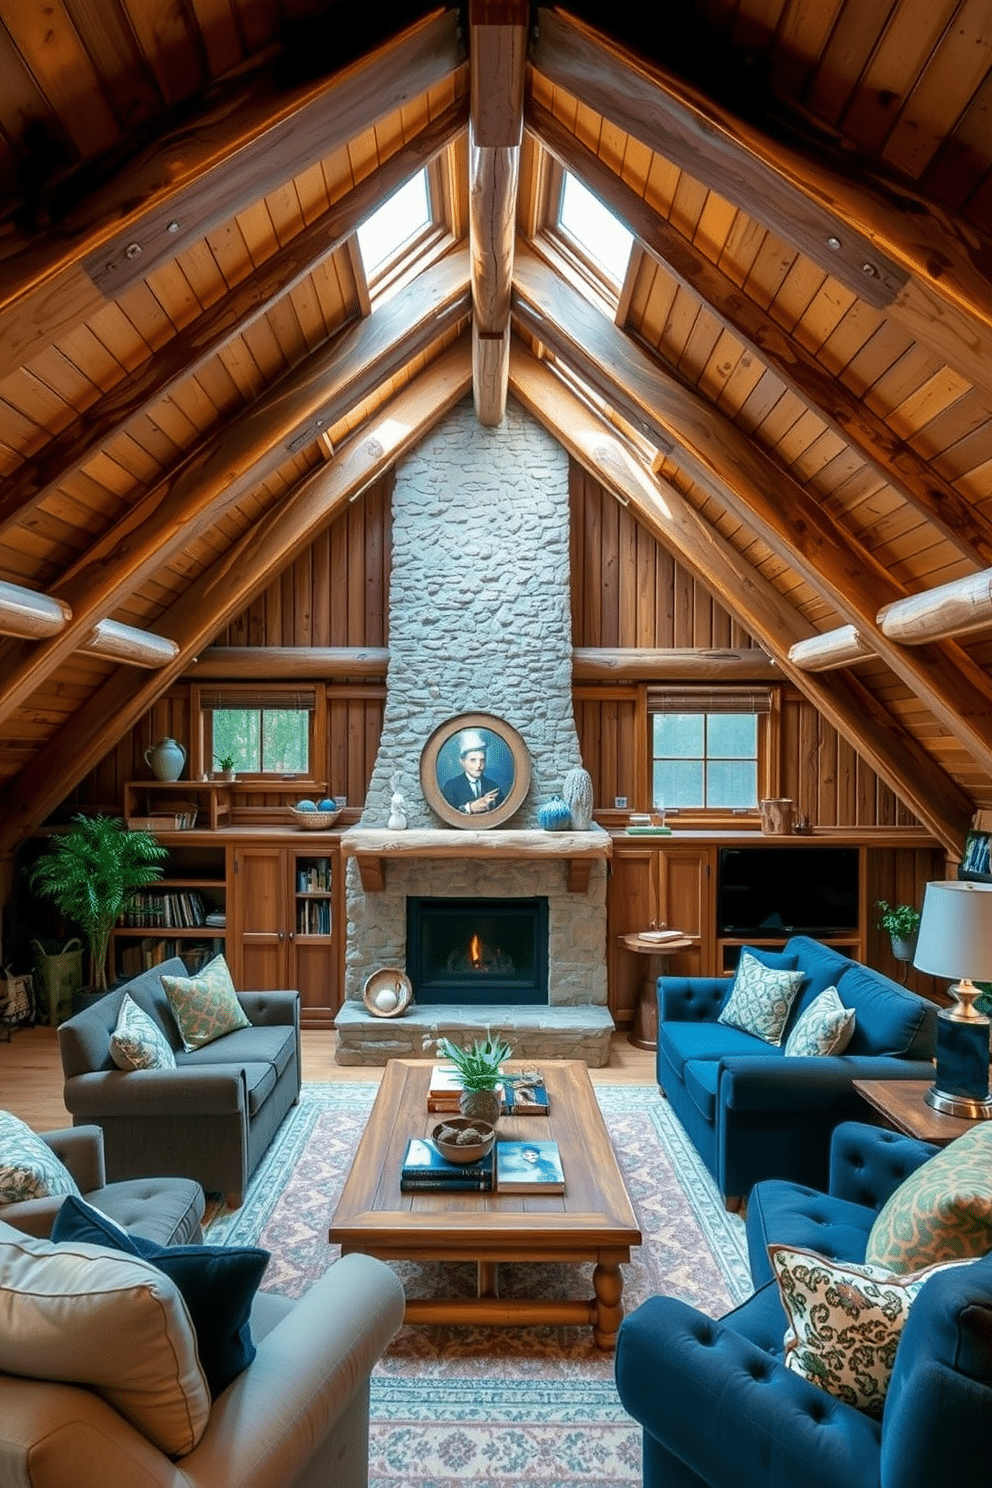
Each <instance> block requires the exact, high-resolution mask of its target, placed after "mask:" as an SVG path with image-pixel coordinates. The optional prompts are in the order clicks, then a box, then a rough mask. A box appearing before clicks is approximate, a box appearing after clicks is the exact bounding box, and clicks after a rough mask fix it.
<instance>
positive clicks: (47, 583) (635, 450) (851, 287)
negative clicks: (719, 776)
mask: <svg viewBox="0 0 992 1488" xmlns="http://www.w3.org/2000/svg"><path fill="white" fill-rule="evenodd" d="M361 9H362V8H361V7H356V6H354V5H352V4H347V5H346V4H341V3H339V4H332V5H330V6H328V5H326V4H321V3H317V0H313V3H311V0H177V3H175V4H173V5H170V6H168V7H165V6H162V5H161V4H160V3H159V0H114V3H110V0H47V3H46V4H45V5H44V6H41V5H37V6H36V5H25V4H24V3H23V0H0V188H2V191H3V200H4V202H5V203H6V207H5V210H4V211H3V214H2V216H0V476H2V488H0V580H2V581H3V585H6V586H16V587H15V588H14V589H13V590H11V591H10V592H9V593H10V594H15V595H16V593H17V592H19V591H20V590H29V591H33V592H34V593H36V594H37V595H39V596H47V597H48V598H49V601H51V602H52V611H53V616H54V618H53V619H52V620H51V623H50V624H46V625H45V626H44V628H42V629H37V628H36V629H34V630H32V629H31V628H30V625H28V626H26V627H25V632H26V633H22V634H21V635H17V634H13V633H11V632H12V631H15V630H16V629H17V627H16V625H11V624H9V623H5V624H4V626H3V627H0V629H2V630H4V631H6V633H7V635H6V639H3V640H0V805H2V810H0V823H2V826H0V838H2V845H3V847H4V848H5V849H6V850H8V851H9V850H10V848H11V847H12V846H13V845H14V844H15V843H16V841H17V840H18V838H19V837H21V836H22V835H23V834H24V833H25V832H26V831H28V830H30V829H31V828H32V827H33V826H34V825H36V824H37V823H38V822H40V821H42V820H43V819H44V818H45V816H46V815H47V814H48V812H49V811H50V810H51V809H52V808H53V806H54V805H56V804H57V802H58V801H59V800H61V799H62V798H63V797H64V795H65V794H66V793H67V791H68V789H69V788H70V787H71V785H72V784H73V783H74V781H75V780H76V779H78V778H80V777H81V776H82V775H83V774H84V773H85V772H86V771H87V770H88V769H89V768H91V767H92V766H93V765H94V764H95V763H96V761H97V760H98V759H99V758H100V757H101V756H102V755H103V754H104V753H106V751H107V750H108V749H109V748H110V747H111V745H112V744H113V742H114V741H115V739H116V738H118V737H119V736H120V735H121V734H122V733H123V731H124V730H126V729H127V728H128V727H130V726H131V725H132V724H133V723H135V722H136V721H137V720H138V718H140V716H141V715H142V713H143V712H144V711H145V710H146V709H147V708H148V707H149V706H150V704H151V703H152V701H153V700H154V698H155V697H156V696H157V695H158V694H159V693H160V692H161V691H162V690H163V689H164V688H165V687H166V686H168V685H169V684H170V683H171V682H172V681H173V680H175V678H176V677H178V676H179V675H181V674H182V673H183V671H184V670H185V669H187V668H188V667H189V666H190V664H191V662H192V660H193V658H194V657H195V656H196V655H197V654H198V652H199V651H200V650H201V649H202V648H203V647H205V646H206V645H208V644H209V642H210V640H211V638H212V637H213V636H214V635H215V634H216V633H217V632H218V631H219V630H220V629H221V628H222V627H223V626H224V625H225V624H226V623H227V622H228V620H229V619H230V618H231V617H232V615H234V614H235V613H237V612H238V611H240V610H242V609H243V608H244V606H245V604H246V602H247V600H248V599H249V598H250V597H252V596H253V595H254V594H256V593H258V592H259V591H260V590H261V589H263V588H264V586H265V585H266V583H267V582H268V581H269V580H270V579H271V578H272V576H273V575H274V574H275V573H277V572H279V571H280V569H282V568H284V567H285V566H286V564H287V563H288V562H289V561H290V560H291V559H292V558H293V557H294V556H295V555H296V554H297V553H298V552H300V551H301V550H302V549H303V548H304V547H305V546H306V544H307V543H308V541H309V540H310V538H311V537H312V535H313V533H314V531H315V530H316V529H317V528H319V527H321V526H323V525H326V524H327V523H328V522H329V521H330V520H331V519H332V518H333V516H334V514H335V513H336V512H337V511H339V510H340V509H341V508H342V507H343V506H344V505H345V504H346V503H347V502H348V501H349V500H350V499H354V498H355V497H356V496H357V495H358V494H360V492H361V491H362V490H363V489H364V488H365V487H366V486H367V485H368V484H369V483H370V482H371V481H373V480H374V479H376V477H377V476H378V475H379V474H381V473H382V472H383V471H385V470H386V469H387V468H388V467H389V466H390V465H391V464H392V463H393V462H395V460H396V459H397V458H398V456H400V455H401V454H402V453H403V451H404V450H406V449H408V448H409V447H410V446H411V445H412V444H414V443H415V442H416V441H417V440H418V439H419V438H421V437H422V436H423V434H424V433H425V432H426V431H427V430H428V429H429V428H430V427H431V425H432V424H433V423H434V422H436V420H437V419H438V418H439V417H440V416H441V415H442V414H443V413H444V412H445V410H446V409H448V408H449V407H451V405H452V404H453V403H454V402H455V401H456V400H458V399H459V398H461V397H462V396H464V395H465V393H466V392H467V391H468V390H469V388H471V389H472V390H473V394H474V397H475V403H476V409H477V411H478V414H479V417H480V418H481V419H483V421H485V422H495V421H498V419H499V416H500V413H501V410H502V407H503V405H504V400H505V398H506V396H507V395H508V393H509V395H511V396H513V397H516V398H517V399H519V400H520V401H521V402H522V403H523V404H524V405H525V406H526V407H527V408H528V409H530V410H531V411H532V412H533V413H534V414H535V416H536V417H538V418H539V419H541V420H542V421H543V422H544V423H546V425H547V426H548V427H549V428H550V429H551V430H552V432H554V433H555V435H556V437H558V438H559V439H560V440H561V442H562V443H563V444H564V445H565V446H566V447H567V448H568V449H569V451H570V452H571V453H572V454H573V455H574V456H575V458H576V459H578V460H579V461H580V462H581V463H582V464H583V465H585V466H586V467H587V468H588V469H589V470H590V471H591V472H592V473H593V474H594V475H595V476H596V477H597V478H598V479H599V480H601V481H602V482H603V484H604V485H606V486H607V487H608V488H609V489H611V490H612V491H613V492H614V493H615V494H616V495H617V496H618V497H619V498H620V499H621V500H623V501H626V502H628V503H629V504H630V505H631V507H632V509H633V510H634V511H635V512H636V513H637V515H638V518H639V520H640V521H642V522H643V523H644V525H645V526H646V527H647V528H648V529H649V530H650V531H652V532H653V533H654V534H655V535H656V536H657V537H658V538H659V540H660V541H662V542H663V543H665V544H666V545H667V546H668V547H669V548H670V549H671V550H672V551H673V552H674V553H676V554H677V555H678V556H679V558H680V559H681V561H682V562H684V563H685V564H686V565H687V566H688V567H689V568H690V569H691V570H692V571H693V572H695V573H696V574H697V575H698V576H699V577H701V578H702V579H703V580H704V581H705V582H706V584H707V585H708V586H709V587H710V588H711V589H712V591H713V592H714V594H716V595H717V596H718V597H719V598H720V600H721V602H722V603H723V604H725V605H726V607H727V608H728V609H729V610H730V611H731V612H732V613H733V614H735V615H736V616H737V617H738V618H739V619H740V621H741V622H742V624H743V625H745V626H746V628H747V629H748V630H749V632H750V633H751V634H752V635H753V636H754V637H755V639H756V640H757V641H758V642H759V643H760V644H761V645H762V646H763V647H764V648H765V649H766V650H767V651H768V652H769V654H770V655H771V656H772V657H774V659H775V660H776V662H777V663H778V665H779V666H780V667H781V670H782V673H783V675H784V676H786V677H787V678H789V679H790V680H792V681H793V682H795V683H796V684H797V685H798V686H799V687H800V688H801V689H802V690H803V691H804V692H805V693H806V694H807V696H808V697H810V698H811V700H812V701H813V702H815V703H816V705H817V706H818V707H819V708H820V709H821V711H822V712H823V713H824V715H825V716H826V717H827V718H828V719H830V720H831V721H832V722H833V723H834V724H835V725H836V726H837V727H838V728H839V729H840V731H841V732H842V733H843V734H844V735H845V737H847V738H848V739H849V740H850V741H851V743H853V744H854V745H855V746H856V747H857V748H858V749H859V750H860V751H861V753H862V754H863V755H864V756H865V757H866V758H867V759H868V761H869V762H870V763H871V764H872V765H873V766H874V768H876V769H877V770H878V772H879V774H880V775H881V776H882V778H883V779H884V780H886V782H887V783H888V784H889V785H891V786H892V787H893V789H895V790H896V791H897V793H898V794H899V795H900V796H901V797H902V799H903V800H905V801H906V802H907V804H909V805H910V806H911V808H912V809H913V810H914V811H915V812H916V814H917V815H918V816H919V818H920V819H921V820H922V821H923V822H924V824H925V825H926V826H928V827H929V828H930V830H931V831H933V832H934V833H935V834H936V836H937V837H938V838H939V839H940V840H941V841H942V842H943V843H944V844H945V845H946V846H947V847H948V848H949V849H951V850H952V851H954V850H956V849H960V846H961V843H962V841H963V834H964V831H965V829H966V826H967V823H968V821H969V818H970V816H971V813H972V812H973V811H974V810H975V809H976V808H977V807H992V677H990V670H989V662H990V659H992V644H990V643H992V625H990V624H989V623H988V620H987V619H986V618H985V616H986V614H987V611H981V610H980V611H978V612H977V618H975V619H973V621H972V623H971V624H969V625H967V626H965V625H962V624H960V623H959V624H957V625H956V626H955V625H949V626H946V627H944V629H943V630H941V631H938V633H937V634H936V636H935V637H932V638H931V639H929V640H924V641H923V643H921V634H920V633H919V632H916V631H914V623H915V622H914V621H913V619H912V617H910V618H909V619H908V620H906V621H905V622H904V624H903V628H902V629H900V626H899V622H901V621H902V620H903V612H902V611H901V610H900V609H899V605H900V602H901V601H904V600H906V599H907V598H908V597H910V596H914V595H927V594H928V592H929V591H933V590H940V591H941V594H943V593H944V589H943V586H948V585H954V584H957V585H960V584H961V583H962V582H963V581H966V580H969V579H970V578H972V576H975V584H976V585H977V586H979V587H980V585H981V583H982V582H983V579H987V577H988V576H987V573H986V571H987V570H990V569H992V252H990V247H992V127H990V125H992V120H990V111H992V0H927V3H926V4H921V3H918V0H815V3H810V0H682V3H681V4H673V5H671V6H666V7H665V8H664V11H665V13H664V16H663V17H662V18H661V20H657V19H654V18H653V15H649V14H648V13H647V10H646V8H644V7H639V6H638V7H635V6H629V7H625V6H616V5H614V6H610V7H607V6H605V5H603V4H598V5H597V4H593V5H590V4H586V5H581V4H580V5H578V6H577V7H575V8H574V9H571V10H568V9H562V10H558V9H540V8H530V9H528V7H527V6H526V5H524V4H521V3H520V0H502V3H499V0H471V3H470V4H469V5H468V6H467V7H465V8H464V9H463V10H461V11H459V10H449V9H436V10H431V9H428V8H427V7H424V6H421V5H417V4H410V5H407V6H405V7H404V6H401V5H397V6H393V7H392V8H384V7H381V6H380V7H376V8H375V13H374V14H371V13H370V14H368V15H362V16H359V17H356V16H355V14H354V12H355V11H356V10H361ZM627 9H629V10H630V11H631V14H630V15H629V16H627V15H625V14H624V12H625V10H627ZM655 9H657V7H656V8H655ZM425 165H426V166H429V168H430V172H431V180H432V188H433V191H434V199H435V203H436V205H437V221H436V223H435V225H434V227H433V229H432V230H431V231H429V232H426V233H425V234H423V236H422V239H421V240H420V241H419V242H418V244H417V250H418V251H417V253H416V255H415V257H414V260H413V262H412V263H411V265H410V266H409V267H408V269H406V270H405V271H404V272H403V273H402V274H401V275H399V276H398V278H397V280H396V282H395V284H393V285H391V287H390V290H391V292H390V293H389V294H388V295H382V296H376V295H375V294H373V295H371V296H370V290H369V285H368V284H367V282H366V279H365V275H364V270H363V266H362V261H361V255H360V253H359V252H358V251H357V248H356V240H355V231H356V228H357V227H358V225H359V224H360V223H361V222H362V221H363V219H364V218H365V217H367V216H368V214H369V213H370V211H371V210H372V209H373V208H374V207H375V206H376V205H377V204H378V203H379V202H380V201H381V200H382V199H384V198H385V196H387V195H389V194H390V193H391V192H392V191H393V190H395V189H396V188H397V186H399V185H400V184H402V183H403V181H404V180H406V179H407V178H408V177H409V176H410V175H411V174H412V173H413V172H414V171H416V170H419V169H421V168H423V167H424V166H425ZM563 169H564V170H567V171H570V172H573V173H574V174H575V175H576V176H578V177H579V178H580V179H581V180H583V181H584V182H585V183H586V185H588V186H589V188H590V189H591V190H592V191H593V192H594V193H595V194H596V195H597V196H598V197H599V198H600V199H601V200H602V201H603V202H604V203H606V204H607V205H608V206H609V207H610V208H611V209H612V210H613V211H614V212H615V213H616V215H617V216H618V217H620V218H621V220H622V221H624V222H625V224H626V225H627V226H628V227H629V228H630V230H631V231H632V232H633V234H634V238H635V244H634V249H633V252H632V254H631V259H630V265H629V268H628V271H627V277H626V281H625V283H624V284H623V286H622V289H621V291H620V294H619V300H618V301H617V302H615V301H614V299H613V298H611V297H610V295H609V294H608V293H605V292H604V293H603V294H600V295H597V294H595V293H592V294H590V292H589V289H588V286H587V284H586V282H585V280H584V278H583V276H582V275H581V274H580V273H579V272H578V271H577V268H576V265H575V261H574V257H573V256H571V255H570V253H569V250H568V245H567V243H563V242H562V240H561V237H560V235H559V234H557V233H556V232H555V231H554V218H555V212H556V202H557V195H556V191H557V183H558V182H559V181H560V173H561V171H562V170H563ZM0 587H2V586H0ZM952 592H953V591H952ZM2 597H3V596H2V595H0V598H2ZM8 597H9V594H8ZM939 597H940V596H934V602H933V603H932V604H931V605H930V609H931V611H933V610H935V609H939V606H938V605H937V604H936V600H937V599H938V598H939ZM40 603H41V601H40V600H39V604H40ZM894 606H895V607H896V608H895V610H893V608H892V607H894ZM890 622H891V623H890ZM32 623H35V622H32ZM122 625H123V626H125V627H132V628H134V629H136V630H138V631H141V632H145V633H147V634H148V635H151V636H160V637H166V638H168V639H169V640H170V641H171V642H172V643H174V644H173V645H172V646H171V647H169V648H167V655H166V657H165V659H162V658H161V657H160V658H157V659H155V658H153V663H152V664H148V665H145V666H144V667H140V668H139V667H136V666H134V665H130V664H121V662H120V660H119V659H118V658H117V656H115V650H114V637H115V634H116V632H115V629H114V627H115V626H117V627H119V626H122ZM126 634H128V635H129V634H130V632H126ZM820 635H823V636H829V637H831V638H833V639H835V640H836V642H837V644H838V646H839V648H840V649H839V651H838V654H837V657H836V658H835V661H834V663H833V664H832V665H830V666H829V668H828V669H825V670H814V669H812V668H811V667H810V665H808V664H807V663H806V662H804V661H801V660H800V659H799V658H800V657H801V654H802V650H801V646H800V643H803V642H807V641H809V640H810V639H811V638H814V637H817V636H820ZM796 647H799V648H800V649H799V650H795V649H794V648H796ZM790 653H791V655H790ZM838 658H839V659H838Z"/></svg>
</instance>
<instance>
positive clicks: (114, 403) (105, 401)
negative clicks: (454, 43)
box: [0, 99, 468, 534]
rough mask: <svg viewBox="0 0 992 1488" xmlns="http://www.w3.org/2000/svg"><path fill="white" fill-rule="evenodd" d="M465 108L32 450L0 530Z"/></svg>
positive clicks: (256, 304)
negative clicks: (52, 436)
mask: <svg viewBox="0 0 992 1488" xmlns="http://www.w3.org/2000/svg"><path fill="white" fill-rule="evenodd" d="M467 114H468V104H467V100H464V99H463V100H461V101H459V102H457V103H454V104H452V105H451V107H450V108H448V109H446V110H445V112H444V113H443V114H442V115H440V116H439V117H438V118H437V119H435V120H434V121H433V122H432V123H430V124H428V125H427V127H426V128H425V129H423V130H422V131H421V132H420V133H419V134H418V135H416V136H415V138H414V139H412V140H411V141H409V142H408V143H407V144H405V145H403V146H401V148H400V149H399V150H397V151H396V153H395V154H394V155H391V156H390V158H389V159H388V160H387V161H386V163H385V164H384V165H381V166H380V167H379V168H378V169H377V170H375V171H373V172H372V173H371V174H370V175H368V176H366V177H365V179H364V180H363V181H361V182H359V184H358V185H357V186H355V187H353V189H352V190H351V191H349V192H348V193H347V195H345V196H343V197H341V198H340V199H339V200H338V201H336V202H335V203H334V204H333V205H332V206H331V207H330V208H329V209H328V210H327V211H326V212H324V213H322V214H321V216H320V217H318V218H316V219H315V220H314V221H313V222H311V223H308V224H307V226H306V227H304V228H303V230H302V231H301V232H299V233H298V234H297V235H296V237H295V238H292V239H291V240H290V242H289V243H287V244H286V246H285V247H284V248H281V249H280V250H279V252H277V253H275V254H274V255H273V256H272V258H270V259H267V260H266V261H265V262H264V263H263V264H260V265H259V267H258V268H257V269H255V270H254V271H253V272H252V273H251V274H249V275H248V276H247V278H245V279H242V280H241V281H240V282H239V283H238V284H236V285H235V286H234V288H233V289H231V290H230V291H229V292H228V293H227V294H226V295H224V296H223V297H222V298H221V299H219V300H218V301H217V302H216V304H214V305H211V306H209V307H208V308H207V309H206V310H204V311H203V313H202V314H201V315H198V316H197V317H196V319H195V320H193V321H191V323H190V324H189V325H188V326H186V327H184V328H183V329H182V330H180V331H178V332H177V333H176V335H175V336H174V337H173V338H172V339H171V340H170V341H167V342H166V344H165V345H164V346H162V347H161V348H160V349H159V350H157V351H155V352H153V353H152V355H151V356H150V357H149V358H148V360H147V361H146V362H143V363H142V364H141V365H140V366H139V367H137V368H136V369H135V370H134V371H133V372H131V373H129V374H128V375H127V376H125V377H124V378H122V380H121V381H120V382H118V383H117V384H115V386H114V387H113V388H111V389H110V391H109V392H107V393H105V394H104V396H103V397H102V398H100V399H99V400H98V402H96V403H95V404H91V406H90V407H89V408H87V410H86V412H85V413H83V414H81V415H80V416H79V417H78V418H76V419H74V420H72V422H71V423H69V424H67V425H66V427H65V428H64V429H61V430H60V431H59V433H58V434H56V435H55V437H54V438H53V439H50V440H49V441H48V443H47V444H46V445H45V446H44V448H43V449H42V450H41V451H40V452H39V454H37V455H35V456H33V457H32V458H31V459H29V460H26V461H25V462H24V464H23V465H21V466H20V468H19V469H18V470H17V471H16V472H15V474H14V475H12V476H11V477H10V479H9V480H8V481H6V482H5V483H4V488H3V491H2V492H0V534H2V533H3V532H4V531H5V530H6V528H7V527H8V526H10V525H11V523H14V522H18V521H21V520H23V518H24V517H25V516H26V515H27V513H28V512H29V511H31V510H32V509H33V508H34V507H35V506H37V505H38V504H39V503H40V502H42V501H43V500H44V499H45V497H46V495H48V494H49V493H50V492H51V491H52V490H53V489H54V488H55V487H56V486H58V485H59V484H60V483H61V482H62V481H64V480H65V479H66V477H67V476H69V475H71V474H72V472H73V471H75V470H78V469H79V467H80V466H81V465H83V464H84V463H85V462H86V460H87V459H88V458H89V457H90V456H91V455H92V453H93V451H94V450H96V449H98V448H99V447H100V446H101V445H103V444H105V443H106V442H107V441H109V440H111V439H113V438H114V437H115V436H116V434H117V433H118V432H119V431H120V429H121V428H122V427H123V426H124V425H125V424H127V423H128V421H129V420H130V419H133V418H135V417H136V416H137V415H138V414H139V413H141V412H143V411H144V410H145V409H147V408H148V407H149V406H150V405H152V404H154V403H157V402H158V401H159V400H160V399H161V398H164V397H165V396H166V394H167V393H168V392H169V391H170V389H171V388H172V387H174V386H175V385H176V384H177V383H178V382H181V381H183V380H185V379H186V378H187V377H190V376H191V375H192V374H193V373H194V372H195V371H196V370H197V368H199V367H201V366H202V365H203V364H204V363H205V362H206V361H208V360H209V359H210V358H211V357H213V356H214V355H216V353H217V352H218V350H219V349H220V348H221V347H223V346H225V345H226V344H227V343H228V342H229V341H231V340H232V339H233V338H234V337H235V336H238V335H240V334H241V333H242V332H243V331H245V330H247V328H248V327H249V326H250V325H252V324H253V322H254V321H255V320H257V319H258V317H259V316H261V315H264V314H265V312H266V310H267V309H268V308H269V307H270V306H271V305H272V303H273V302H274V301H275V300H277V299H279V298H280V297H281V296H283V295H286V294H288V293H289V292H290V290H291V289H293V287H294V286H295V285H296V284H298V283H299V282H300V280H301V279H303V278H304V277H305V276H306V275H307V274H309V273H310V272H311V271H312V270H313V269H314V268H315V267H316V266H317V265H318V264H319V263H321V262H322V261H323V260H324V259H326V258H328V257H329V256H330V255H331V254H332V253H334V252H335V251H336V250H337V249H338V248H340V246H341V245H342V243H344V242H345V240H346V239H347V238H349V237H350V236H351V235H352V234H353V233H354V231H355V229H356V228H357V227H358V225H359V223H360V222H361V221H362V220H363V219H364V218H365V217H367V216H368V215H369V214H370V213H371V212H372V211H373V210H374V208H375V207H376V206H377V205H378V203H379V202H380V201H382V200H384V199H385V198H386V197H387V196H389V195H390V194H391V193H392V192H393V191H395V190H397V189H398V187H399V186H401V185H402V184H403V182H404V181H405V180H407V179H408V178H409V177H410V176H411V175H412V174H413V173H414V172H415V171H417V170H421V169H422V168H423V167H424V166H425V165H426V164H428V163H429V161H431V160H432V159H434V158H435V157H436V156H437V155H438V153H439V152H440V151H442V150H444V149H446V148H447V147H448V146H449V145H450V144H451V143H452V141H453V140H454V139H455V138H456V137H457V135H458V134H459V133H460V132H461V130H462V129H464V128H465V127H466V124H467ZM341 329H343V327H342V328H341Z"/></svg>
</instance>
